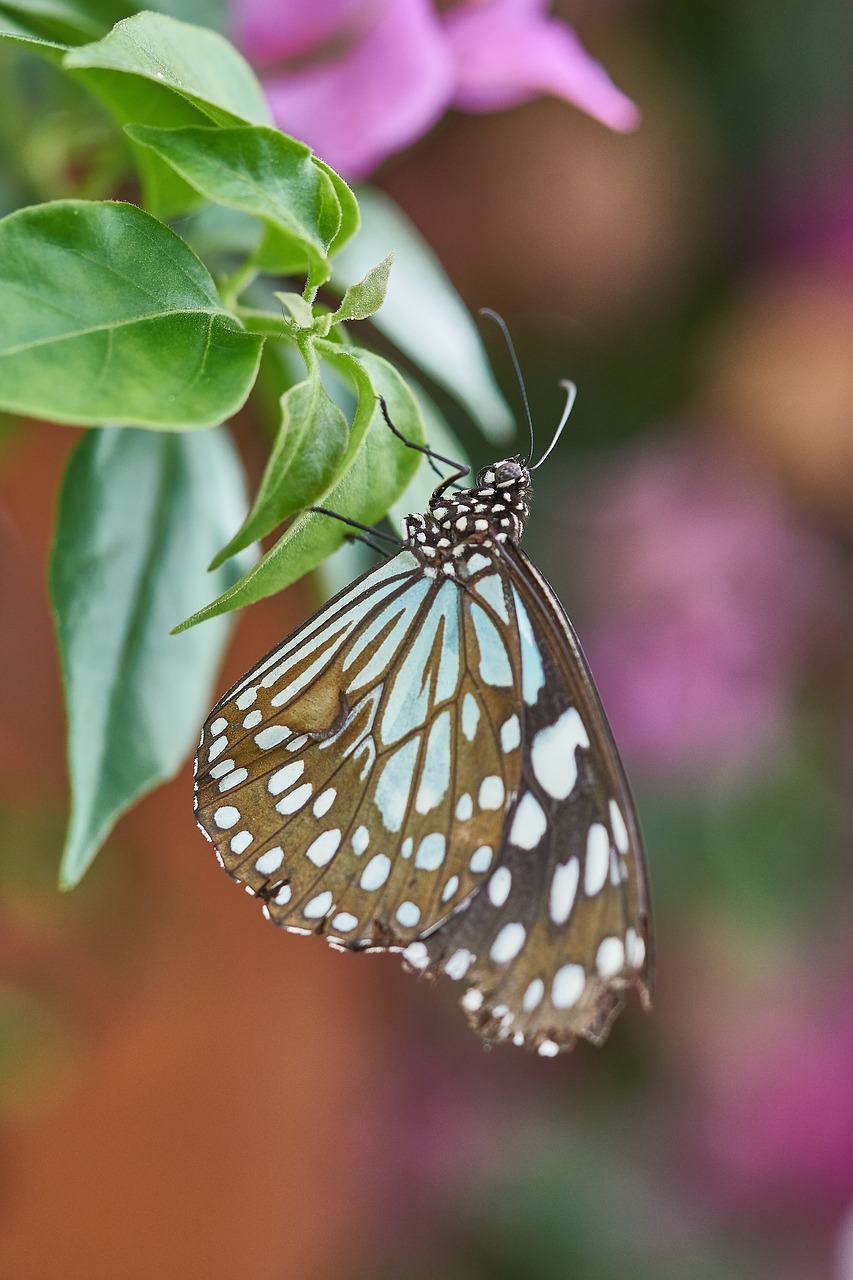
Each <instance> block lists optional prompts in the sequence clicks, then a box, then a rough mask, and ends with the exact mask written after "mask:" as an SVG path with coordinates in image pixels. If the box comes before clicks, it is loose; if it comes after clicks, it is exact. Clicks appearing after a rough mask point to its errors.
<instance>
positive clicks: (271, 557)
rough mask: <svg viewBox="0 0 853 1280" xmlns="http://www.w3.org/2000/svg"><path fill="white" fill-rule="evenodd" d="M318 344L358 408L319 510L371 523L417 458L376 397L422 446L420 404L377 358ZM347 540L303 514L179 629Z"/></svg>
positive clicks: (248, 598) (262, 590) (266, 589)
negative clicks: (347, 380)
mask: <svg viewBox="0 0 853 1280" xmlns="http://www.w3.org/2000/svg"><path fill="white" fill-rule="evenodd" d="M316 347H317V349H318V351H322V354H323V356H324V357H325V358H326V359H328V360H329V362H330V363H331V364H333V365H334V366H335V367H337V368H339V369H340V370H342V371H343V372H344V373H346V374H347V375H348V376H349V377H351V378H352V379H353V380H354V382H355V384H356V387H357V390H358V407H357V409H356V413H355V418H354V420H353V425H352V428H351V430H350V435H349V441H348V444H347V451H346V454H345V455H344V458H343V462H342V464H341V467H340V470H339V478H338V479H336V481H335V483H334V485H333V486H332V487H331V488H330V489H329V490H328V492H327V493H325V494H322V495H318V499H317V501H316V505H317V506H324V507H328V508H329V509H330V510H332V511H336V512H337V513H338V514H339V515H342V516H347V517H348V518H349V519H352V520H357V521H359V522H360V523H362V524H368V525H369V524H375V523H376V522H377V521H378V520H381V519H382V518H383V516H384V515H385V513H386V512H387V511H388V509H389V508H390V506H391V504H392V503H393V502H394V500H395V499H396V498H398V497H399V495H400V494H401V493H403V492H404V490H405V488H406V486H407V485H408V483H409V481H410V480H411V478H412V476H413V475H414V473H415V471H416V470H417V466H418V463H419V461H420V457H421V455H420V454H419V453H417V452H416V451H415V450H414V449H408V448H407V447H406V446H405V445H404V444H402V443H401V442H400V441H399V440H398V439H397V438H396V437H395V436H394V435H393V434H392V433H391V431H390V430H389V429H388V425H387V423H386V422H385V419H384V418H383V416H382V413H381V411H380V409H379V405H378V403H377V396H379V395H381V396H383V397H384V399H385V402H386V403H387V405H388V410H389V412H390V414H391V418H392V420H393V422H394V424H395V426H397V427H398V428H399V429H400V431H401V432H402V433H403V434H404V435H405V436H406V438H407V439H408V440H411V441H412V442H413V443H415V444H422V443H423V439H424V428H423V419H422V418H421V412H420V409H419V407H418V402H417V400H416V399H415V397H414V396H413V395H412V392H411V391H410V390H409V388H408V386H407V385H406V383H405V382H404V381H403V379H402V378H401V377H400V375H399V373H397V371H396V369H395V368H394V366H393V365H391V364H389V363H388V361H387V360H383V359H382V357H381V356H377V355H374V354H373V353H372V352H369V351H363V350H360V349H359V348H356V347H350V348H343V347H337V346H335V345H334V344H333V343H331V342H326V341H322V340H320V341H318V342H317V343H316ZM348 536H349V531H348V530H347V528H346V527H345V526H344V525H343V524H341V522H340V521H338V520H334V519H332V518H331V517H330V516H321V515H317V514H315V513H314V512H310V511H303V512H302V514H301V515H298V516H297V517H296V519H295V520H294V521H293V522H292V523H291V524H290V525H289V526H288V527H287V529H286V530H285V532H284V533H283V534H282V536H281V537H280V538H279V540H278V542H277V543H276V544H275V546H274V547H271V548H270V550H269V551H268V552H267V553H266V555H265V556H264V557H263V559H262V560H260V561H259V562H258V564H257V565H255V566H254V568H253V569H251V570H250V571H249V572H248V573H247V574H246V576H245V577H243V578H241V579H240V581H239V582H238V583H237V584H236V585H235V586H234V587H232V588H231V589H230V590H229V591H226V592H224V593H223V594H222V595H221V596H219V598H218V599H217V600H214V601H212V603H211V604H209V605H207V606H206V608H204V609H199V611H198V612H197V613H194V614H193V615H192V616H191V617H189V618H187V620H186V621H185V622H182V623H181V625H180V627H178V628H177V630H179V631H182V630H184V629H185V628H187V627H192V626H195V624H196V623H198V622H203V621H204V620H205V619H206V618H213V617H215V616H216V615H217V614H221V613H225V612H227V611H228V610H229V609H237V608H240V607H241V606H242V605H246V604H253V603H254V602H255V601H256V600H262V599H263V598H264V597H265V596H269V595H272V594H273V593H274V592H276V591H281V590H283V588H284V587H287V586H289V585H290V584H291V583H292V582H296V581H297V579H299V578H301V577H302V576H303V575H304V574H306V573H310V571H311V570H312V569H315V568H316V567H317V565H318V564H320V562H321V561H322V560H324V559H325V557H326V556H328V555H331V553H332V552H333V551H335V550H336V549H337V548H338V547H339V546H341V545H342V543H343V542H344V541H345V539H346V538H347V537H348Z"/></svg>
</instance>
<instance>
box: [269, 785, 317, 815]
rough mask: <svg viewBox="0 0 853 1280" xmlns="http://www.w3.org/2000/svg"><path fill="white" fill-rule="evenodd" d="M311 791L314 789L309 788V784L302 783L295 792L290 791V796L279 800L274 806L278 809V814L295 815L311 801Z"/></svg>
mask: <svg viewBox="0 0 853 1280" xmlns="http://www.w3.org/2000/svg"><path fill="white" fill-rule="evenodd" d="M313 790H314V788H313V787H312V786H311V783H310V782H304V783H303V784H302V786H301V787H297V788H296V790H295V791H291V793H290V795H287V796H285V797H284V799H282V800H279V802H278V804H277V805H276V809H278V811H279V813H282V814H288V813H296V812H297V811H298V810H299V809H301V808H302V807H303V806H304V805H306V804H307V803H308V801H309V800H310V799H311V793H312V791H313Z"/></svg>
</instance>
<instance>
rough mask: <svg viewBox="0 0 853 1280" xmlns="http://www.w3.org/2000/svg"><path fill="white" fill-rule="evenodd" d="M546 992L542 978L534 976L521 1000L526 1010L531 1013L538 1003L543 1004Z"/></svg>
mask: <svg viewBox="0 0 853 1280" xmlns="http://www.w3.org/2000/svg"><path fill="white" fill-rule="evenodd" d="M544 994H545V983H544V982H543V981H542V979H541V978H534V979H533V981H532V982H531V984H530V986H529V987H528V988H527V990H526V991H525V993H524V997H523V999H522V1001H521V1007H522V1009H523V1010H524V1012H525V1013H531V1012H532V1011H533V1010H534V1009H535V1008H536V1006H537V1005H539V1004H541V1002H542V997H543V996H544Z"/></svg>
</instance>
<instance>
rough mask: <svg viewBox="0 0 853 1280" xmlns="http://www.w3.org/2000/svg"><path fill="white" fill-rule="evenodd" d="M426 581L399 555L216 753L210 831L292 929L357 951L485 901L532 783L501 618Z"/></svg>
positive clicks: (210, 745) (405, 936) (279, 671)
mask: <svg viewBox="0 0 853 1280" xmlns="http://www.w3.org/2000/svg"><path fill="white" fill-rule="evenodd" d="M417 567H418V566H417V562H416V561H415V560H414V557H412V556H411V554H410V553H409V552H406V551H404V552H401V553H400V554H399V555H398V556H396V557H395V558H394V559H393V560H392V561H390V562H389V564H388V565H385V566H382V567H381V568H380V569H377V570H374V571H373V572H372V573H369V574H367V575H366V576H365V577H363V578H362V579H361V580H360V582H359V583H358V584H356V585H355V587H354V588H350V589H348V590H347V591H345V592H343V593H342V594H341V595H340V596H339V597H337V598H336V599H335V600H333V601H332V602H331V603H330V604H329V605H328V606H327V607H326V609H324V610H323V611H321V613H320V614H319V615H315V617H314V618H312V619H310V620H309V622H308V623H306V624H305V626H304V627H303V628H301V629H300V630H299V631H298V632H296V633H295V635H294V636H293V637H292V638H291V639H290V640H289V641H288V643H287V644H286V645H285V646H282V647H281V648H280V649H278V650H276V651H274V652H273V653H272V654H270V655H269V656H268V657H267V658H265V659H263V660H262V661H261V662H260V663H259V664H258V666H257V667H256V668H254V670H253V671H252V672H250V673H249V675H248V676H247V677H245V678H244V679H243V680H242V681H241V682H240V683H239V684H238V685H236V686H235V688H234V689H232V690H231V691H230V692H229V693H228V694H227V695H226V696H225V698H223V699H222V700H221V702H220V703H219V704H218V705H217V706H216V708H214V711H213V712H212V713H211V716H210V718H209V720H208V722H207V724H206V726H205V731H204V735H203V739H202V747H201V749H200V755H201V758H202V760H204V757H205V754H206V755H207V757H208V758H209V759H208V763H207V765H206V766H204V765H203V766H202V771H201V773H200V776H199V779H198V797H197V800H198V809H197V816H198V820H199V823H200V825H201V826H202V828H203V829H204V830H205V831H206V833H207V834H208V835H209V836H210V838H211V839H212V840H213V843H214V844H215V846H216V849H217V852H218V853H219V855H220V857H221V858H222V861H223V863H224V865H225V866H226V868H227V869H228V870H229V871H230V872H231V874H232V875H234V876H235V877H236V878H238V879H240V880H241V881H244V882H245V884H246V885H247V886H248V887H249V888H250V889H252V890H253V892H255V893H256V894H259V895H260V896H261V897H262V898H263V899H264V900H265V903H266V908H267V911H268V913H269V914H270V916H271V917H272V918H273V919H274V920H275V921H276V923H278V924H281V925H284V926H285V927H288V928H292V929H293V928H295V929H299V930H303V931H316V932H325V933H327V934H328V935H329V936H330V937H333V938H335V939H336V940H337V941H339V942H340V943H343V944H344V945H347V946H350V947H367V946H378V947H403V946H405V945H406V944H407V943H409V942H411V941H412V940H413V939H416V938H418V937H420V936H421V935H422V934H423V933H424V931H426V930H429V929H431V928H433V927H435V925H436V924H438V923H440V921H441V920H442V919H444V918H446V917H447V916H449V914H450V913H451V912H452V911H453V910H454V909H455V908H456V907H457V906H458V905H459V904H460V903H461V902H464V901H465V900H466V899H467V898H468V897H470V895H471V894H472V892H473V891H474V890H475V889H476V888H477V887H478V886H479V885H480V884H481V883H482V881H483V879H484V878H485V876H486V874H487V873H488V870H489V868H490V866H491V863H492V861H493V859H494V856H495V852H496V850H497V848H498V846H499V844H500V840H501V832H502V828H503V823H504V811H505V808H506V803H507V799H508V797H511V796H512V795H513V794H514V793H515V790H516V789H517V784H518V778H519V775H520V771H521V752H520V743H519V741H516V742H515V743H514V745H512V746H511V747H510V749H507V738H506V733H504V735H503V739H502V737H501V726H503V725H504V724H506V723H507V722H508V721H511V720H512V718H513V716H514V714H515V704H516V701H517V696H518V693H517V690H516V682H515V678H514V673H513V668H512V664H511V661H510V658H509V655H508V653H507V651H506V647H505V642H504V640H502V638H501V636H500V632H499V630H498V628H497V626H496V625H495V622H494V621H493V620H492V618H493V617H494V605H493V604H490V603H489V602H488V601H483V602H482V604H477V605H475V606H474V607H473V609H472V600H471V599H470V598H469V597H468V596H467V595H466V594H465V593H464V592H462V591H460V590H459V587H458V585H457V583H456V582H454V581H449V580H447V579H445V578H442V579H441V580H431V579H428V578H425V577H424V576H423V575H422V574H421V573H418V572H415V570H416V569H417ZM501 607H502V608H503V609H504V610H505V608H506V606H505V605H503V604H501ZM498 620H499V619H498ZM465 761H470V762H476V768H474V769H472V768H470V767H469V768H465V767H460V762H462V764H463V765H464V762H465ZM460 848H463V849H470V853H469V856H468V857H467V858H465V859H463V860H462V861H461V862H460V860H459V859H458V857H457V856H456V851H457V850H459V849H460Z"/></svg>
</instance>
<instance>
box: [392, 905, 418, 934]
mask: <svg viewBox="0 0 853 1280" xmlns="http://www.w3.org/2000/svg"><path fill="white" fill-rule="evenodd" d="M420 918H421V910H420V907H419V906H418V905H417V904H416V903H414V902H401V903H400V905H399V907H398V908H397V921H398V923H399V924H401V925H402V926H403V928H404V929H413V928H414V927H415V925H416V924H417V923H418V921H419V920H420Z"/></svg>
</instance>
